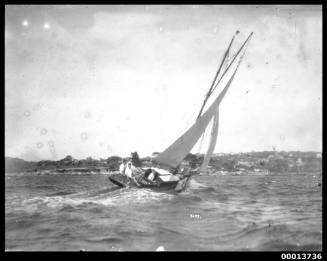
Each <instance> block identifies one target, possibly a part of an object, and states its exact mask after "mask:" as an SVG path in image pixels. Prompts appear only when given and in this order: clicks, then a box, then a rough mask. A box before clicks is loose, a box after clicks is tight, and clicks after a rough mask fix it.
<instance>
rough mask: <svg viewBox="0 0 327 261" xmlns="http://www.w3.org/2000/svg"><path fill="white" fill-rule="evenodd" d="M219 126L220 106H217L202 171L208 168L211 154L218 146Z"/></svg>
mask: <svg viewBox="0 0 327 261" xmlns="http://www.w3.org/2000/svg"><path fill="white" fill-rule="evenodd" d="M218 126H219V108H217V112H216V114H215V115H214V117H213V126H212V129H211V135H210V142H209V148H208V151H207V154H206V155H205V157H204V160H203V162H202V165H201V167H200V172H204V171H205V170H206V169H207V166H208V164H209V161H210V158H211V155H212V153H213V151H214V149H215V147H216V143H217V136H218Z"/></svg>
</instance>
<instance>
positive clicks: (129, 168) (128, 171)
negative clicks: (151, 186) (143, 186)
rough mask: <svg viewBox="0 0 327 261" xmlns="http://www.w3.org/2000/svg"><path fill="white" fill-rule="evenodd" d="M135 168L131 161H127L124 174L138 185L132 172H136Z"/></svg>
mask: <svg viewBox="0 0 327 261" xmlns="http://www.w3.org/2000/svg"><path fill="white" fill-rule="evenodd" d="M136 171H137V170H136V168H135V167H134V166H133V165H132V162H131V161H129V162H128V163H127V166H126V169H125V175H126V176H127V177H129V178H130V179H132V180H133V181H134V182H135V183H136V185H138V186H139V185H140V184H139V183H138V182H137V181H136V179H135V177H134V174H136Z"/></svg>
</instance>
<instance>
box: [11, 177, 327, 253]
mask: <svg viewBox="0 0 327 261" xmlns="http://www.w3.org/2000/svg"><path fill="white" fill-rule="evenodd" d="M318 183H321V175H319V174H314V173H304V174H303V173H302V174H300V173H298V174H296V173H295V174H290V173H283V174H278V175H269V176H268V175H255V176H254V175H247V176H246V175H243V176H231V175H224V176H222V175H214V176H198V177H196V178H195V179H194V180H192V181H191V183H190V187H189V188H188V189H187V190H186V191H184V192H182V193H180V194H175V193H162V192H154V191H151V190H148V189H136V188H124V189H117V187H116V186H115V185H113V184H111V183H110V182H109V181H108V179H107V176H105V175H47V176H36V175H32V174H6V176H5V189H6V193H5V248H6V250H7V251H15V250H33V251H35V250H36V251H80V250H81V249H84V250H85V251H138V250H141V251H154V250H156V249H157V248H158V247H159V246H162V247H163V248H164V249H165V250H166V251H211V250H214V251H235V250H236V251H287V250H288V251H305V250H306V251H309V250H315V251H319V250H322V187H321V186H318Z"/></svg>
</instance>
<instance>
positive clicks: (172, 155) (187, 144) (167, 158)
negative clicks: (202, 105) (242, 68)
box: [155, 33, 252, 168]
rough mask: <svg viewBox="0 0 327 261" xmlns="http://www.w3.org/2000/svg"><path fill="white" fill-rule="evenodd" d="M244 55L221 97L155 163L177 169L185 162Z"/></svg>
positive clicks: (212, 115)
mask: <svg viewBox="0 0 327 261" xmlns="http://www.w3.org/2000/svg"><path fill="white" fill-rule="evenodd" d="M251 35H252V33H251V34H250V35H249V37H248V38H247V40H246V41H245V42H244V44H243V46H242V47H241V49H240V50H239V51H238V53H239V52H240V51H241V50H242V48H243V47H244V46H245V44H246V43H247V41H248V40H249V39H250V37H251ZM238 53H237V54H238ZM237 54H236V55H235V56H234V58H233V60H234V59H235V58H236V56H237ZM244 54H245V51H244V52H243V54H242V55H241V57H240V59H239V60H238V64H237V66H236V68H235V70H234V72H233V74H232V76H231V78H230V79H229V81H228V82H227V84H226V85H225V87H224V89H223V90H222V91H221V93H220V94H219V96H218V97H217V98H216V99H215V101H214V102H213V103H212V104H211V106H210V107H209V108H208V109H207V111H206V112H205V113H203V114H202V115H201V114H200V115H199V116H198V118H197V120H196V122H195V123H194V124H193V125H192V126H191V127H190V128H189V129H188V130H187V131H186V132H185V133H184V134H183V135H182V136H181V137H179V138H178V139H177V140H176V141H175V142H174V143H173V144H171V145H170V146H169V147H168V148H167V149H166V150H164V151H163V152H162V153H160V154H159V155H158V156H157V158H156V159H155V161H156V162H157V163H159V164H162V165H165V166H168V167H172V168H176V167H177V166H178V165H179V164H180V163H181V162H182V161H183V159H184V158H185V157H186V155H187V154H188V153H189V152H190V151H191V150H192V148H193V147H194V145H195V144H196V143H197V141H198V140H199V138H200V137H201V135H202V134H203V133H204V131H205V130H206V128H207V126H208V124H209V122H210V121H211V119H212V118H213V117H214V115H215V114H216V113H217V112H218V107H219V105H220V103H221V101H222V100H223V98H224V97H225V94H226V92H227V91H228V89H229V87H230V85H231V83H232V81H233V79H234V76H235V74H236V72H237V70H238V68H239V65H240V64H241V61H242V59H243V56H244ZM232 63H233V61H232V62H231V64H232ZM231 64H230V65H228V68H229V67H230V66H231ZM226 71H227V70H226ZM226 71H225V73H226ZM225 73H224V74H225ZM224 74H223V75H224ZM217 84H218V82H217ZM217 84H216V85H217ZM214 125H215V124H214ZM215 128H217V130H218V115H217V118H216V127H215ZM217 130H216V134H214V133H212V138H213V139H212V141H211V142H213V141H214V143H216V138H217V137H214V135H217ZM212 146H213V148H211V149H210V148H209V149H210V150H209V152H210V151H211V150H212V151H213V150H214V146H215V145H212ZM211 153H212V152H211Z"/></svg>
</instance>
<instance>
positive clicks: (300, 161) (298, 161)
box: [296, 158, 303, 166]
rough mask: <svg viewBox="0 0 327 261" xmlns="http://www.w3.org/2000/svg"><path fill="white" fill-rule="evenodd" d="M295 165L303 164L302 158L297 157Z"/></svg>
mask: <svg viewBox="0 0 327 261" xmlns="http://www.w3.org/2000/svg"><path fill="white" fill-rule="evenodd" d="M296 165H297V166H302V165H303V160H302V159H301V158H298V159H297V161H296Z"/></svg>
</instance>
